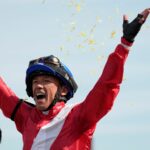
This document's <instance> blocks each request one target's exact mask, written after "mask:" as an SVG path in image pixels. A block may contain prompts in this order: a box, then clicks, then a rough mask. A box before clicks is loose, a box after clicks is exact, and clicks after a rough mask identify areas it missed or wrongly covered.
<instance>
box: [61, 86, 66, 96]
mask: <svg viewBox="0 0 150 150" xmlns="http://www.w3.org/2000/svg"><path fill="white" fill-rule="evenodd" d="M60 93H61V96H65V95H67V93H68V88H67V87H66V86H62V87H61V91H60Z"/></svg>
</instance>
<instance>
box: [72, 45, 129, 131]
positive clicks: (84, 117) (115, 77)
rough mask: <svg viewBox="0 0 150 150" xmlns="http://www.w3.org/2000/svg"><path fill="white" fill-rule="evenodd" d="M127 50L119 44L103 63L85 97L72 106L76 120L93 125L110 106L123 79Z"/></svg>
mask: <svg viewBox="0 0 150 150" xmlns="http://www.w3.org/2000/svg"><path fill="white" fill-rule="evenodd" d="M128 53H129V51H128V50H127V49H126V48H125V47H123V46H122V45H121V44H119V45H118V46H117V47H116V49H115V51H114V52H113V53H111V54H110V55H109V57H108V60H107V62H106V64H105V67H104V70H103V72H102V75H101V77H100V78H99V79H98V81H97V83H96V84H95V86H94V87H93V89H92V90H91V91H90V92H89V94H88V95H87V97H86V99H85V100H84V101H83V102H82V103H80V104H79V105H77V106H76V107H75V108H74V110H75V111H74V112H76V113H75V114H76V115H77V116H78V117H77V118H78V122H80V123H81V124H82V128H83V124H84V125H86V127H88V126H91V125H94V124H95V123H96V122H98V121H99V120H100V119H101V118H102V117H103V116H104V115H106V114H107V113H108V111H109V110H110V109H111V108H112V105H113V103H114V100H115V98H116V96H117V94H118V92H119V89H120V84H121V82H122V79H123V71H124V63H125V60H126V58H127V56H128Z"/></svg>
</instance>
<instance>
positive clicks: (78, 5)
mask: <svg viewBox="0 0 150 150" xmlns="http://www.w3.org/2000/svg"><path fill="white" fill-rule="evenodd" d="M76 11H77V12H80V11H81V5H80V4H76Z"/></svg>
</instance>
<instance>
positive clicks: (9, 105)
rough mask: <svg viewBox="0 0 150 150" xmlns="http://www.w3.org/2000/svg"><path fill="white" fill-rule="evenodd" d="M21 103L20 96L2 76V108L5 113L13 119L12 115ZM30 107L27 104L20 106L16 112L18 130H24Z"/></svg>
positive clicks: (0, 79) (0, 101)
mask: <svg viewBox="0 0 150 150" xmlns="http://www.w3.org/2000/svg"><path fill="white" fill-rule="evenodd" d="M18 103H19V98H18V97H17V96H16V95H15V94H14V92H13V91H12V90H11V89H10V88H9V87H8V86H7V85H6V84H5V83H4V81H3V80H2V78H1V77H0V109H1V110H2V112H3V114H4V115H5V116H6V117H7V118H10V119H11V116H12V114H13V112H14V110H15V108H16V106H17V105H18ZM28 111H29V108H28V107H27V105H25V104H23V103H22V104H21V106H19V108H18V110H17V112H16V114H15V118H14V121H15V124H16V127H17V129H18V131H20V132H22V128H23V124H24V122H25V117H27V115H28Z"/></svg>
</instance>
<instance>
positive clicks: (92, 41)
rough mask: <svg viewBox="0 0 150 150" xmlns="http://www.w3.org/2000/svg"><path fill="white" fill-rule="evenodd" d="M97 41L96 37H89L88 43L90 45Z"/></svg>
mask: <svg viewBox="0 0 150 150" xmlns="http://www.w3.org/2000/svg"><path fill="white" fill-rule="evenodd" d="M95 43H96V42H95V40H94V39H88V44H89V45H93V44H95Z"/></svg>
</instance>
